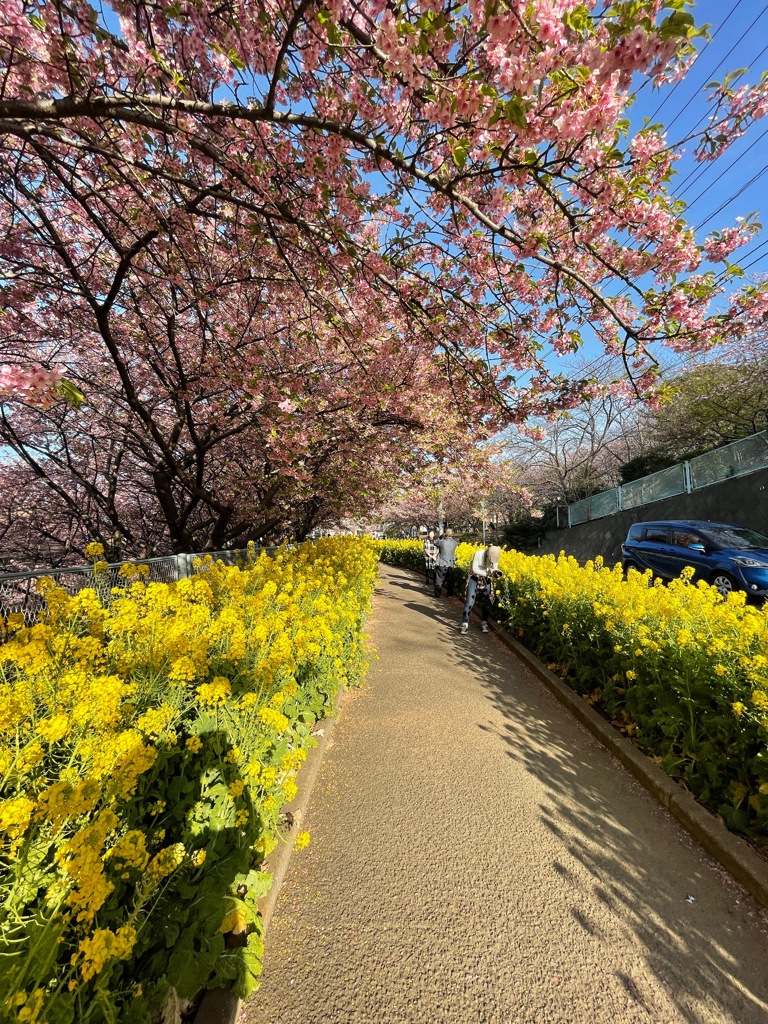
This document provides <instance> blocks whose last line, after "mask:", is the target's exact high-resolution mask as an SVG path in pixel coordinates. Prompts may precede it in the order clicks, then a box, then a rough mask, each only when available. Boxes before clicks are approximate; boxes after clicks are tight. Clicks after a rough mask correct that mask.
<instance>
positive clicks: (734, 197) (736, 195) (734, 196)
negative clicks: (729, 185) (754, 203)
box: [694, 164, 768, 231]
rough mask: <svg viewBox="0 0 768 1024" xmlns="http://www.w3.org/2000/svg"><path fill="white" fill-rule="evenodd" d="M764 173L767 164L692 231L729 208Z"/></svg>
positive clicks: (767, 168)
mask: <svg viewBox="0 0 768 1024" xmlns="http://www.w3.org/2000/svg"><path fill="white" fill-rule="evenodd" d="M766 171H768V164H766V165H765V167H761V168H760V170H759V171H758V172H757V174H753V175H752V177H751V178H750V179H749V181H748V182H747V183H746V185H742V186H741V187H740V188H738V189H737V190H736V192H734V193H733V195H732V196H730V197H729V198H728V199H726V200H725V202H723V203H721V204H720V205H719V206H718V208H717V209H716V210H715V212H714V213H710V214H709V216H708V217H705V218H704V220H702V221H699V223H698V224H697V225H696V227H695V228H694V231H698V230H699V228H701V227H703V226H704V225H705V224H706V223H707V221H709V220H712V218H713V217H716V216H717V215H718V214H719V213H722V212H723V210H724V209H725V208H726V206H729V205H730V204H731V203H732V202H733V201H734V199H738V197H739V196H740V195H741V194H742V192H746V191H747V189H748V188H750V187H751V186H752V185H754V183H755V182H756V181H757V179H758V178H759V177H761V176H762V175H763V174H765V172H766Z"/></svg>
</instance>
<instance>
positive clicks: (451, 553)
mask: <svg viewBox="0 0 768 1024" xmlns="http://www.w3.org/2000/svg"><path fill="white" fill-rule="evenodd" d="M458 546H459V542H458V541H456V540H454V539H453V530H451V529H450V528H449V529H447V530H446V531H445V533H444V534H443V536H442V537H441V538H440V540H438V541H436V542H435V547H436V548H437V565H436V566H435V597H440V594H441V593H442V590H443V583H445V586H446V593H447V594H448V597H453V569H454V566H455V565H456V548H457V547H458Z"/></svg>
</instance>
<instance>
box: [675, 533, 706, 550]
mask: <svg viewBox="0 0 768 1024" xmlns="http://www.w3.org/2000/svg"><path fill="white" fill-rule="evenodd" d="M701 542H702V541H701V537H700V536H699V535H698V534H697V533H690V532H689V531H688V530H675V532H674V533H673V534H672V543H673V544H676V545H677V546H678V547H679V548H687V547H690V545H691V544H701Z"/></svg>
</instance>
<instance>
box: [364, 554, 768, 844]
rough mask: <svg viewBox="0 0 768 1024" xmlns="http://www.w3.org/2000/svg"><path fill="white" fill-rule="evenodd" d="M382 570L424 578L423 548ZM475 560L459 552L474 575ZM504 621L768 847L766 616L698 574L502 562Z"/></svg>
mask: <svg viewBox="0 0 768 1024" xmlns="http://www.w3.org/2000/svg"><path fill="white" fill-rule="evenodd" d="M379 549H380V554H381V558H382V560H383V561H385V562H389V563H390V564H395V565H401V566H404V567H407V568H412V569H415V570H417V571H423V565H424V560H423V553H422V546H421V543H420V542H419V541H383V542H381V543H380V544H379ZM474 550H475V548H474V547H473V546H471V545H467V544H462V545H460V546H459V548H458V550H457V566H458V570H459V573H460V574H466V571H467V569H468V567H469V563H470V559H471V557H472V554H473V552H474ZM500 569H501V572H502V574H503V580H502V582H501V585H500V586H499V587H498V592H499V609H498V610H497V615H498V617H499V619H501V620H502V621H506V623H507V625H508V627H509V629H510V630H511V631H512V632H513V633H514V634H515V635H516V636H517V637H518V638H519V639H520V640H521V641H522V642H523V643H524V644H525V645H526V646H527V647H528V648H529V649H530V650H532V651H534V652H535V653H536V654H538V655H539V657H541V658H542V659H543V660H544V661H545V662H547V663H548V664H550V667H552V668H554V669H555V670H556V671H557V672H558V674H559V675H560V676H561V677H562V678H564V679H565V680H566V682H568V683H569V684H570V685H571V686H572V687H573V688H574V689H575V690H576V691H577V692H578V693H580V694H582V695H583V696H584V697H585V699H587V700H589V701H590V702H591V703H593V704H594V705H595V706H596V707H597V708H598V710H600V711H602V713H603V714H605V715H606V716H607V717H608V718H609V719H610V720H611V721H612V722H613V723H614V724H615V725H617V726H618V727H619V728H621V729H622V730H623V731H624V732H625V733H626V734H627V735H629V736H632V737H633V739H634V740H635V742H636V743H637V744H638V745H639V746H640V747H641V748H642V749H643V750H645V751H646V752H647V753H649V754H650V755H651V756H652V757H654V759H655V760H656V761H657V762H658V763H660V764H661V766H662V767H663V768H664V769H665V770H666V771H667V772H668V773H669V774H670V775H672V776H674V777H677V778H680V779H681V780H682V781H683V782H684V783H685V784H686V785H687V786H688V787H689V788H690V789H691V790H692V791H693V793H694V794H695V795H696V796H697V797H698V798H699V799H700V800H701V801H702V803H704V804H706V805H707V806H708V807H709V808H710V809H711V810H713V811H714V812H715V813H717V814H719V815H720V816H721V818H722V819H723V821H724V822H725V823H726V824H727V825H728V827H730V828H732V829H734V830H736V831H741V832H745V833H759V834H762V835H768V746H767V741H768V606H764V607H755V606H753V605H748V604H746V603H745V595H744V594H743V593H739V592H736V593H732V594H730V595H729V596H728V598H727V599H725V600H724V599H723V598H722V597H721V596H720V595H719V594H718V593H717V591H716V590H715V589H714V588H713V587H711V586H709V585H708V584H706V583H698V584H696V585H692V584H691V583H690V574H687V573H685V574H684V576H683V578H682V579H680V580H675V581H674V582H672V583H670V584H669V585H668V586H665V585H663V584H661V583H660V582H659V581H656V582H654V581H652V580H651V578H650V574H649V573H648V574H641V573H639V572H636V571H634V570H631V571H630V573H629V577H628V579H626V580H625V579H624V578H623V574H622V571H621V567H620V566H618V565H617V566H615V567H613V568H608V567H605V566H603V565H602V563H601V562H600V560H599V559H598V560H596V561H595V562H588V563H587V564H586V566H584V567H581V566H579V564H578V563H577V562H576V560H575V559H573V558H567V557H565V556H564V555H561V556H560V557H559V558H555V557H554V556H552V555H548V556H545V557H535V556H529V555H523V554H521V553H520V552H517V551H505V552H503V554H502V557H501V563H500Z"/></svg>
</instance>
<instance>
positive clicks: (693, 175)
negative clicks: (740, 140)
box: [675, 44, 768, 199]
mask: <svg viewBox="0 0 768 1024" xmlns="http://www.w3.org/2000/svg"><path fill="white" fill-rule="evenodd" d="M766 52H768V44H767V45H765V46H764V47H763V48H762V50H761V51H760V53H758V55H757V56H756V57H754V58H753V59H752V61H751V62H750V67H751V66H753V65H754V64H756V63H757V62H758V61H759V60H760V58H761V57H762V56H763V54H765V53H766ZM742 74H744V72H742ZM739 78H741V75H739V76H738V77H737V78H735V79H734V81H738V79H739ZM706 116H707V115H706V114H704V117H701V118H699V120H698V121H697V122H696V124H695V125H694V127H693V129H692V130H691V134H693V132H695V131H696V128H698V126H699V125H700V124H701V122H702V121H703V120H704V118H706ZM762 137H763V136H762V135H761V136H760V138H762ZM753 145H754V143H753ZM750 148H751V147H750ZM743 155H744V154H742V156H743ZM737 162H738V158H737V161H735V162H734V163H733V164H732V165H731V166H732V167H735V165H736V163H737ZM710 166H711V165H710V164H709V163H707V164H705V165H704V166H703V167H694V168H693V170H691V171H689V172H688V174H686V176H685V177H684V178H683V180H682V181H681V182H680V184H679V186H678V189H680V190H681V191H675V196H676V198H678V199H681V198H682V197H683V196H684V195H685V193H686V192H687V191H688V189H689V188H691V187H692V186H693V185H695V184H696V182H697V181H698V180H699V178H701V177H702V175H704V174H706V173H707V171H708V170H709V168H710ZM690 179H693V180H692V181H690ZM689 181H690V185H689V184H687V182H689ZM684 186H685V187H684Z"/></svg>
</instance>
